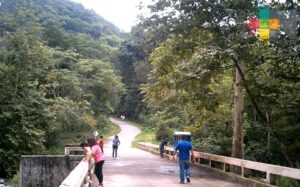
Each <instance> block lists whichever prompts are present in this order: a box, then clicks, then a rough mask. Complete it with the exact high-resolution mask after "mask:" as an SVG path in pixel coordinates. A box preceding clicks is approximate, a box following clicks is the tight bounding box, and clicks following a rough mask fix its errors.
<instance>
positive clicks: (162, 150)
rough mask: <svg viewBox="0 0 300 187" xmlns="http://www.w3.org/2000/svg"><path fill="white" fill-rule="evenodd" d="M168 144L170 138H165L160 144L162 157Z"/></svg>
mask: <svg viewBox="0 0 300 187" xmlns="http://www.w3.org/2000/svg"><path fill="white" fill-rule="evenodd" d="M167 144H168V138H165V139H163V140H162V141H161V143H160V145H159V152H160V158H164V150H165V146H166V145H167Z"/></svg>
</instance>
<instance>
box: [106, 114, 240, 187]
mask: <svg viewBox="0 0 300 187" xmlns="http://www.w3.org/2000/svg"><path fill="white" fill-rule="evenodd" d="M112 121H113V122H114V123H116V124H118V125H119V126H120V127H121V132H120V134H119V138H120V141H121V145H120V146H119V150H118V158H117V159H114V158H112V155H111V154H112V149H111V142H110V141H111V140H112V137H111V138H110V141H108V142H105V147H104V153H105V156H106V159H105V163H104V166H103V173H104V181H103V183H104V186H105V187H156V186H157V187H159V186H162V187H172V186H182V184H179V173H178V172H179V167H178V163H176V162H173V161H170V160H167V159H161V158H160V157H159V156H157V155H153V154H151V153H148V152H145V151H142V150H139V149H135V148H131V146H130V145H131V142H132V140H133V138H134V137H135V136H136V135H137V134H138V133H139V130H138V129H137V128H136V127H134V126H131V125H128V124H127V123H125V122H123V121H118V120H113V119H112ZM191 173H192V178H191V183H188V184H185V185H188V186H191V187H192V186H195V187H196V186H197V187H202V186H203V187H216V186H217V187H239V186H241V185H239V184H235V183H233V182H231V181H229V180H227V179H226V178H224V177H221V176H218V175H217V174H214V173H211V172H207V171H204V170H201V169H199V168H195V167H192V168H191Z"/></svg>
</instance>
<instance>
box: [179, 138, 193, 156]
mask: <svg viewBox="0 0 300 187" xmlns="http://www.w3.org/2000/svg"><path fill="white" fill-rule="evenodd" d="M192 149H193V147H192V144H191V143H190V142H188V141H186V140H183V141H180V142H179V143H178V144H177V145H176V147H175V150H176V151H177V150H179V160H190V150H192Z"/></svg>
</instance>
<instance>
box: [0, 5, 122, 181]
mask: <svg viewBox="0 0 300 187" xmlns="http://www.w3.org/2000/svg"><path fill="white" fill-rule="evenodd" d="M16 5H17V6H16ZM45 10H47V11H45ZM0 13H1V14H0V20H1V24H0V27H1V28H0V30H1V33H0V45H1V49H0V78H1V82H0V133H1V135H3V137H2V138H1V140H0V147H1V149H0V176H3V177H7V176H13V175H14V174H15V173H16V171H17V170H18V165H19V158H20V156H21V155H23V154H49V153H56V154H57V153H61V152H62V150H63V146H64V144H66V143H67V144H68V143H76V144H78V142H80V141H82V140H83V139H86V138H88V137H89V136H91V132H92V131H94V130H98V131H101V133H102V134H104V133H106V132H111V131H112V129H115V128H114V127H111V126H112V124H111V123H110V122H109V120H108V119H107V118H108V117H107V116H108V115H109V114H111V113H113V112H114V107H115V106H116V105H117V103H118V99H119V96H120V94H121V93H122V91H123V84H122V83H121V78H120V77H119V76H118V75H117V74H116V71H115V69H114V66H113V65H112V62H113V59H114V58H115V54H116V47H117V46H118V44H119V43H120V41H121V38H120V36H119V34H121V33H120V32H119V31H118V29H117V28H116V27H114V26H113V25H112V24H110V23H108V22H106V21H105V20H103V18H101V17H100V16H97V15H96V14H95V13H92V12H90V11H87V10H84V9H83V7H82V6H81V5H78V4H74V3H71V2H69V1H56V0H55V1H50V0H43V1H38V0H33V1H30V0H20V1H19V0H12V1H5V2H1V6H0ZM89 25H91V27H89ZM101 25H102V26H103V29H102V30H97V29H100V28H102V27H100V26H101ZM66 28H67V29H68V30H66ZM102 35H103V36H104V37H103V38H102V37H101V36H102ZM110 35H112V36H110Z"/></svg>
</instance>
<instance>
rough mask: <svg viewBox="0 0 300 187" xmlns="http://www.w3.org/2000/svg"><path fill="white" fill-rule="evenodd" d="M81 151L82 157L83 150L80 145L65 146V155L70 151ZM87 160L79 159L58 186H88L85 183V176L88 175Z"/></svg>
mask: <svg viewBox="0 0 300 187" xmlns="http://www.w3.org/2000/svg"><path fill="white" fill-rule="evenodd" d="M74 152H75V153H76V152H77V153H78V152H79V153H81V155H82V158H83V155H84V152H83V150H82V148H81V147H65V155H70V153H74ZM88 170H89V162H88V161H83V160H82V161H80V162H79V164H78V165H77V166H76V167H75V168H74V169H73V170H72V171H71V172H70V174H69V175H68V176H67V177H66V178H65V179H64V181H63V182H62V183H61V184H60V186H59V187H84V186H88V183H85V179H86V176H87V175H88Z"/></svg>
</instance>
